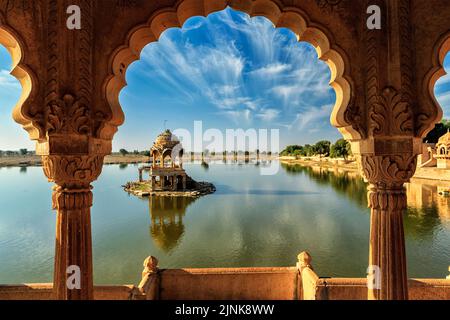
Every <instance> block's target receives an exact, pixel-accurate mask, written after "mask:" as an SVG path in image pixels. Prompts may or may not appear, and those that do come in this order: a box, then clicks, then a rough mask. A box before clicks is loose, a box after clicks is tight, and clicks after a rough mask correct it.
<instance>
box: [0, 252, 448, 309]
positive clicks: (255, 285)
mask: <svg viewBox="0 0 450 320" xmlns="http://www.w3.org/2000/svg"><path fill="white" fill-rule="evenodd" d="M311 261H312V259H311V256H310V255H309V254H308V253H307V252H302V253H300V254H299V256H298V263H297V266H296V267H284V268H283V267H282V268H214V269H213V268H211V269H159V268H158V260H157V259H156V258H155V257H148V258H147V259H146V260H145V262H144V271H143V272H142V280H141V282H140V284H139V285H138V286H137V287H136V286H134V285H116V286H95V287H94V299H96V300H366V299H367V296H368V290H367V279H365V278H320V277H319V276H318V275H317V274H316V273H315V272H314V269H313V267H312V265H311ZM408 286H409V298H410V299H411V300H450V279H410V280H409V281H408ZM54 298H55V295H54V292H53V290H52V284H24V285H0V300H51V299H54Z"/></svg>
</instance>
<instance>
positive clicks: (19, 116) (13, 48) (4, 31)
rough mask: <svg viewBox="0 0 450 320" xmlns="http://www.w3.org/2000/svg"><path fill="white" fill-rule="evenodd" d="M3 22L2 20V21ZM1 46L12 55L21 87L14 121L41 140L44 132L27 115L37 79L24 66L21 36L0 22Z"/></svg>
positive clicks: (13, 68) (14, 69)
mask: <svg viewBox="0 0 450 320" xmlns="http://www.w3.org/2000/svg"><path fill="white" fill-rule="evenodd" d="M0 20H2V19H0ZM0 22H1V23H0V44H2V45H3V46H4V47H5V48H6V49H7V50H8V52H9V54H10V55H11V59H12V66H11V72H10V74H11V75H12V76H13V77H15V78H16V79H17V80H18V81H19V83H20V85H21V87H22V92H21V95H20V98H19V100H18V102H17V103H16V105H15V107H14V109H13V112H12V116H13V119H14V121H16V122H17V123H19V124H20V125H22V127H23V128H24V129H25V130H26V131H27V132H28V134H29V137H30V139H31V140H41V139H42V138H43V137H44V134H43V131H42V129H41V127H40V126H39V124H37V123H36V122H33V120H32V119H31V117H29V116H28V115H27V112H26V110H27V109H28V108H27V107H26V105H27V104H28V103H30V100H31V99H30V97H31V96H32V94H33V92H35V90H36V87H37V85H36V80H35V79H36V77H35V76H34V73H33V72H32V71H31V70H30V68H28V66H26V65H25V64H24V62H23V61H24V49H23V48H24V45H23V42H22V41H21V40H20V38H19V36H18V35H17V34H16V33H15V32H14V31H13V30H12V29H11V28H9V27H8V26H6V25H5V24H4V22H3V21H0Z"/></svg>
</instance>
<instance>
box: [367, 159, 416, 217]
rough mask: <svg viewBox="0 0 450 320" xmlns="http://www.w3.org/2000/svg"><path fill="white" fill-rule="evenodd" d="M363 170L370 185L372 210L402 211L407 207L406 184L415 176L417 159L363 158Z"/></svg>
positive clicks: (369, 197)
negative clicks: (404, 186)
mask: <svg viewBox="0 0 450 320" xmlns="http://www.w3.org/2000/svg"><path fill="white" fill-rule="evenodd" d="M360 161H361V169H362V171H363V174H364V177H365V178H366V179H367V181H368V182H369V183H370V186H369V193H368V200H369V206H370V207H371V208H372V209H380V210H391V211H392V210H401V209H403V208H404V207H405V206H406V195H405V191H404V188H403V185H404V183H406V182H408V181H409V179H411V177H412V176H413V175H414V172H415V170H416V166H417V158H416V157H415V156H411V155H392V156H366V155H363V156H361V159H360Z"/></svg>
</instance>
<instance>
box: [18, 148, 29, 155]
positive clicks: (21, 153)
mask: <svg viewBox="0 0 450 320" xmlns="http://www.w3.org/2000/svg"><path fill="white" fill-rule="evenodd" d="M19 152H20V155H21V156H26V155H27V154H28V149H20V151H19Z"/></svg>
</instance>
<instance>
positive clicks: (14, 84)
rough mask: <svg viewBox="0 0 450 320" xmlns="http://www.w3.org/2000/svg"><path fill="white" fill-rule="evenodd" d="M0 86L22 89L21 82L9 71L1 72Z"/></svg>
mask: <svg viewBox="0 0 450 320" xmlns="http://www.w3.org/2000/svg"><path fill="white" fill-rule="evenodd" d="M0 86H2V87H4V88H9V89H20V88H21V87H20V83H19V81H18V80H17V79H16V78H14V77H13V76H12V75H11V74H10V72H9V71H8V70H0Z"/></svg>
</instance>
